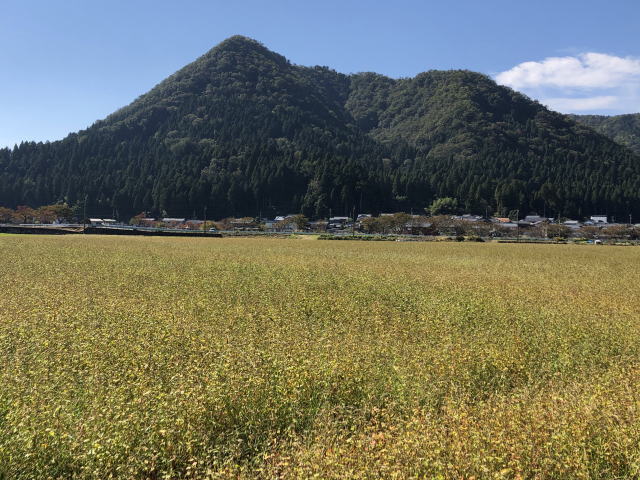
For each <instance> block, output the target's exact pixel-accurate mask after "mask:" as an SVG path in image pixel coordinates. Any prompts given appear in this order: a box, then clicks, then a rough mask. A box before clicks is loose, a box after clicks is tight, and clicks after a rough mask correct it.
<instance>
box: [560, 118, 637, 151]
mask: <svg viewBox="0 0 640 480" xmlns="http://www.w3.org/2000/svg"><path fill="white" fill-rule="evenodd" d="M570 117H571V118H572V119H573V120H575V121H577V122H580V123H582V124H584V125H587V126H588V127H591V128H593V129H594V130H595V131H596V132H600V133H602V134H603V135H606V136H607V137H609V138H611V139H613V140H615V141H616V142H618V143H619V144H620V145H625V146H627V147H629V148H630V149H631V150H633V151H634V152H636V153H637V154H640V113H628V114H625V115H613V116H610V117H608V116H605V115H570Z"/></svg>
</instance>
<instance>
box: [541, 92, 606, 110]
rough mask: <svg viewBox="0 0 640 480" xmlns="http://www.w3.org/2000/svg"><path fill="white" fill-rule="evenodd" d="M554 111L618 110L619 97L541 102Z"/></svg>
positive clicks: (553, 99)
mask: <svg viewBox="0 0 640 480" xmlns="http://www.w3.org/2000/svg"><path fill="white" fill-rule="evenodd" d="M540 102H541V103H543V104H544V105H546V106H547V107H549V108H550V109H552V110H557V111H559V112H583V111H588V110H606V109H612V108H616V106H617V104H618V97H615V96H613V95H602V96H599V97H584V98H544V99H541V100H540Z"/></svg>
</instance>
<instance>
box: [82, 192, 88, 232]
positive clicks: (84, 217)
mask: <svg viewBox="0 0 640 480" xmlns="http://www.w3.org/2000/svg"><path fill="white" fill-rule="evenodd" d="M88 199H89V195H86V194H85V196H84V204H83V206H82V212H83V213H82V233H87V200H88Z"/></svg>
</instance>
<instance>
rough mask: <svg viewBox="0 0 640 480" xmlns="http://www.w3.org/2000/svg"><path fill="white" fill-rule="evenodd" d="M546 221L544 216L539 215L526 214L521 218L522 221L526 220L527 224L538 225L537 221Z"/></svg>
mask: <svg viewBox="0 0 640 480" xmlns="http://www.w3.org/2000/svg"><path fill="white" fill-rule="evenodd" d="M546 221H548V219H547V218H545V217H541V216H540V215H527V216H526V217H524V220H523V222H526V223H528V224H529V225H538V224H539V223H542V222H546Z"/></svg>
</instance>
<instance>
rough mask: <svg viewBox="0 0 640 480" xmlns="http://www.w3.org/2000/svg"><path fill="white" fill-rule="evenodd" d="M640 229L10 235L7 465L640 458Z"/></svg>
mask: <svg viewBox="0 0 640 480" xmlns="http://www.w3.org/2000/svg"><path fill="white" fill-rule="evenodd" d="M639 265H640V249H637V248H633V247H629V248H621V247H602V246H572V245H511V244H464V243H463V244H457V243H387V242H371V243H364V242H350V241H344V242H320V241H316V242H303V241H296V240H282V239H236V238H230V239H199V238H190V239H185V238H170V239H166V238H137V237H98V236H91V237H83V236H65V237H40V236H5V237H2V238H0V285H1V286H2V291H1V300H0V472H1V473H0V477H2V476H4V478H6V479H12V480H13V479H54V478H74V479H106V478H118V479H119V478H123V479H164V478H167V479H169V478H171V479H172V478H198V479H199V478H227V477H230V478H256V477H258V478H313V477H315V478H372V479H373V478H412V477H419V478H441V479H446V478H451V479H454V478H456V479H457V478H478V479H479V478H550V479H551V478H553V479H563V478H564V479H570V478H571V479H574V478H584V479H591V478H638V476H639V475H640V368H639V365H640V294H639V290H638V285H639V280H640V274H639V273H638V266H639Z"/></svg>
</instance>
